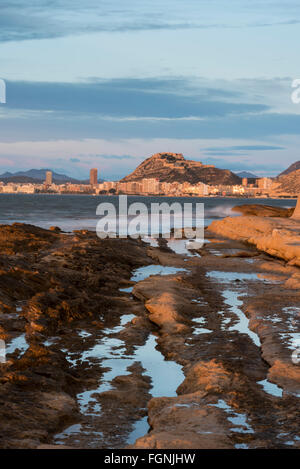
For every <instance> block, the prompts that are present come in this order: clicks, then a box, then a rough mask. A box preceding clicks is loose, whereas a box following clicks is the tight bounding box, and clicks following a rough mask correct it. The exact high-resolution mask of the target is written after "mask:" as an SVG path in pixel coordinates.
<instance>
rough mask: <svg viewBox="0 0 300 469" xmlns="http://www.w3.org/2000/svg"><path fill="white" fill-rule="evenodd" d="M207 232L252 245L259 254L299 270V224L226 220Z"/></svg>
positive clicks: (247, 218)
mask: <svg viewBox="0 0 300 469" xmlns="http://www.w3.org/2000/svg"><path fill="white" fill-rule="evenodd" d="M208 231H209V232H212V233H216V234H218V235H220V236H223V237H227V238H231V239H236V240H240V241H244V242H248V243H250V244H254V245H255V246H256V247H257V248H258V249H259V250H260V251H264V252H266V253H268V254H270V255H271V256H275V257H279V258H281V259H284V260H286V261H288V262H292V264H293V265H296V266H300V224H299V223H298V222H297V220H293V219H291V218H289V219H281V218H270V217H268V218H267V217H253V216H242V217H227V218H224V219H223V220H218V221H214V222H212V223H211V225H210V226H209V227H208Z"/></svg>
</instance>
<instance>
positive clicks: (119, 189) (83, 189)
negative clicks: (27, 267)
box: [0, 168, 276, 197]
mask: <svg viewBox="0 0 300 469" xmlns="http://www.w3.org/2000/svg"><path fill="white" fill-rule="evenodd" d="M251 181H252V179H251ZM274 184H275V186H276V183H274V181H273V179H271V178H268V177H263V178H258V179H256V180H255V182H254V183H253V182H252V183H249V181H248V179H247V178H243V179H242V184H240V185H227V186H224V185H208V184H204V183H202V182H198V183H197V184H190V183H188V182H184V183H180V182H176V181H175V182H171V183H169V182H160V181H159V180H158V179H157V178H144V179H141V180H140V181H131V182H122V181H105V182H102V183H98V170H97V168H92V169H91V170H90V179H89V183H85V184H83V183H82V184H74V183H69V182H64V183H54V182H53V180H52V171H47V172H46V178H45V181H44V182H43V183H40V184H39V183H13V182H9V183H4V182H0V193H3V194H16V193H21V194H38V193H40V194H43V193H48V194H90V195H92V194H93V195H105V194H107V195H114V194H128V195H144V196H147V195H148V196H149V195H157V196H177V197H180V196H196V197H208V196H236V197H237V196H238V197H240V196H243V197H272V193H273V188H274V187H275V186H274Z"/></svg>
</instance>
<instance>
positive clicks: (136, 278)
mask: <svg viewBox="0 0 300 469" xmlns="http://www.w3.org/2000/svg"><path fill="white" fill-rule="evenodd" d="M179 272H188V270H187V269H184V268H179V267H168V266H163V265H158V264H151V265H146V266H144V267H139V268H138V269H136V270H134V271H133V275H132V277H131V279H130V280H131V282H141V281H142V280H145V279H146V278H148V277H151V275H175V274H177V273H179ZM132 290H133V286H132V287H127V288H120V289H119V291H121V292H126V293H131V292H132Z"/></svg>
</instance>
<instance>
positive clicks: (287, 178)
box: [272, 169, 300, 195]
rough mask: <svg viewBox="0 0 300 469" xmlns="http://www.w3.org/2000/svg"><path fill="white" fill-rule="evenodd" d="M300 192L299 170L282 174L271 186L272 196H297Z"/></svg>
mask: <svg viewBox="0 0 300 469" xmlns="http://www.w3.org/2000/svg"><path fill="white" fill-rule="evenodd" d="M299 192H300V169H296V170H295V171H292V172H289V173H288V174H283V175H282V176H279V177H278V178H276V180H275V181H274V183H273V186H272V194H273V195H276V194H292V195H294V194H299Z"/></svg>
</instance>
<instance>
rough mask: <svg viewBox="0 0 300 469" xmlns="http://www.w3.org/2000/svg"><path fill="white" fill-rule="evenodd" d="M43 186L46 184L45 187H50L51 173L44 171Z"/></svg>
mask: <svg viewBox="0 0 300 469" xmlns="http://www.w3.org/2000/svg"><path fill="white" fill-rule="evenodd" d="M45 184H46V186H51V184H52V171H46V180H45Z"/></svg>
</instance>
